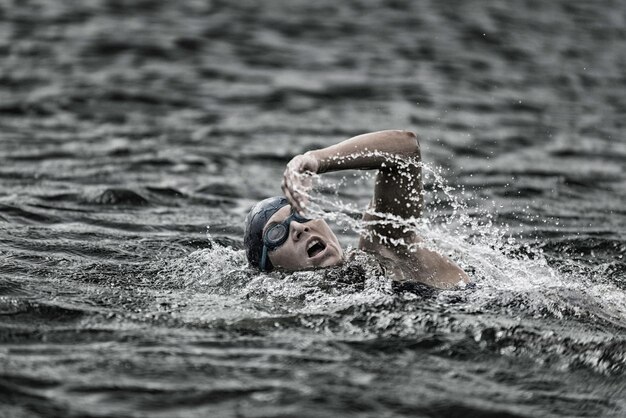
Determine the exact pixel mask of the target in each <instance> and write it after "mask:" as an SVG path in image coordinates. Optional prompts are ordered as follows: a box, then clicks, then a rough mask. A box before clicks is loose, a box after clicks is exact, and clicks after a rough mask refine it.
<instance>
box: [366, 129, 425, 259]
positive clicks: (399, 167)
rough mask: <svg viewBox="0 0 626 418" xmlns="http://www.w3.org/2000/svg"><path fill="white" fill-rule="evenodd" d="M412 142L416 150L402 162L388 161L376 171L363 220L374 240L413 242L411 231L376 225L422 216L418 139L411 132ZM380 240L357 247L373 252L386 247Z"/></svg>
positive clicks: (385, 224) (413, 234) (400, 160)
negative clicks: (386, 221) (375, 248)
mask: <svg viewBox="0 0 626 418" xmlns="http://www.w3.org/2000/svg"><path fill="white" fill-rule="evenodd" d="M406 135H410V136H412V138H413V139H414V140H415V149H414V151H413V152H411V153H410V154H408V155H405V156H403V157H402V158H398V159H395V160H394V161H389V162H387V163H385V164H384V167H381V168H380V169H379V170H378V174H377V175H376V182H375V186H374V196H373V198H372V201H371V203H370V207H369V208H368V211H367V212H366V213H365V214H364V216H363V220H364V221H366V222H371V223H370V225H369V226H368V230H369V232H370V233H373V235H374V236H376V237H379V238H380V237H386V238H390V239H395V240H397V239H404V241H405V242H411V243H412V242H414V240H415V238H416V234H415V232H414V231H412V230H409V231H405V230H404V228H401V227H394V226H392V225H390V224H389V223H385V222H377V221H381V220H383V221H384V220H385V216H386V215H387V214H388V215H391V217H400V218H404V219H408V218H419V217H420V216H421V215H422V206H423V193H422V190H423V187H422V169H421V153H420V147H419V142H418V139H417V137H416V136H415V134H414V133H412V132H406ZM384 241H386V240H385V239H383V242H381V241H380V240H379V239H376V240H374V241H373V242H372V240H370V239H367V238H366V237H363V238H362V239H361V243H360V245H359V246H360V247H361V248H363V249H374V248H372V246H376V247H379V246H380V245H383V246H385V247H388V245H386V243H385V242H384Z"/></svg>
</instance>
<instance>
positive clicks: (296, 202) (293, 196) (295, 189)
mask: <svg viewBox="0 0 626 418" xmlns="http://www.w3.org/2000/svg"><path fill="white" fill-rule="evenodd" d="M292 167H293V166H291V167H290V166H289V165H288V166H287V169H286V170H285V173H284V174H283V181H282V184H281V189H282V191H283V193H284V194H285V197H286V198H287V200H289V203H290V204H291V206H292V207H293V208H294V210H296V211H297V212H298V213H299V214H301V215H304V211H305V207H306V204H307V203H308V190H310V188H311V185H312V182H311V179H310V178H308V177H305V175H304V174H302V173H299V172H298V171H297V170H294V169H293V168H292Z"/></svg>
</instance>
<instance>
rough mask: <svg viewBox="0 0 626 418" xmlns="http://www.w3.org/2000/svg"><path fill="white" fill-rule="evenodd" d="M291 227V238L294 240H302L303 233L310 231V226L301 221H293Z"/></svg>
mask: <svg viewBox="0 0 626 418" xmlns="http://www.w3.org/2000/svg"><path fill="white" fill-rule="evenodd" d="M289 227H290V229H291V239H292V240H294V241H300V239H302V234H304V233H305V232H309V227H308V226H307V225H306V224H301V223H299V222H292V223H291V225H290V226H289Z"/></svg>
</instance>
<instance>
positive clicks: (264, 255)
mask: <svg viewBox="0 0 626 418" xmlns="http://www.w3.org/2000/svg"><path fill="white" fill-rule="evenodd" d="M266 263H267V247H266V246H265V245H264V246H263V251H262V252H261V261H259V268H260V269H261V271H265V264H266Z"/></svg>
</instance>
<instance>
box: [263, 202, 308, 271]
mask: <svg viewBox="0 0 626 418" xmlns="http://www.w3.org/2000/svg"><path fill="white" fill-rule="evenodd" d="M310 220H311V219H308V218H305V217H303V216H300V215H298V212H296V211H292V212H291V215H289V216H288V217H287V218H285V220H284V221H282V222H281V223H277V224H275V225H272V226H271V227H269V228H268V229H267V231H265V234H263V252H262V253H261V261H259V268H260V269H261V271H266V270H267V262H268V257H267V253H268V252H269V251H273V250H275V249H277V248H278V247H280V246H281V245H283V244H284V243H285V241H287V238H289V225H290V224H291V221H296V222H298V223H301V224H303V223H305V222H309V221H310Z"/></svg>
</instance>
